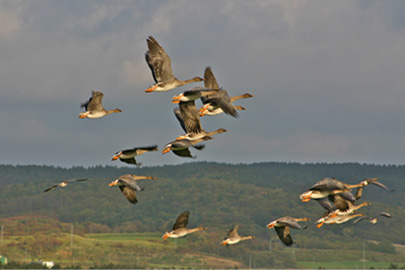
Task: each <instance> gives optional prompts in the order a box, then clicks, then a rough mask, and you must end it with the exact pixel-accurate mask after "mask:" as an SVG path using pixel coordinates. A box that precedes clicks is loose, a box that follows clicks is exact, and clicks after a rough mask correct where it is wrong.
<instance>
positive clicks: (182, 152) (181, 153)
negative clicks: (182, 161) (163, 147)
mask: <svg viewBox="0 0 405 270" xmlns="http://www.w3.org/2000/svg"><path fill="white" fill-rule="evenodd" d="M172 152H173V153H174V154H175V155H177V156H179V157H190V158H195V157H194V156H192V155H191V152H190V150H189V149H188V148H184V149H180V150H177V149H172Z"/></svg>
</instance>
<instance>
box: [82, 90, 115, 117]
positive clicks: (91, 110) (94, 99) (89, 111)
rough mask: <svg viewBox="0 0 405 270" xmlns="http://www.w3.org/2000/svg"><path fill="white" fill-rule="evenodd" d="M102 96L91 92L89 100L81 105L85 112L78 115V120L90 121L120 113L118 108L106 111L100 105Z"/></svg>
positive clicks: (97, 92)
mask: <svg viewBox="0 0 405 270" xmlns="http://www.w3.org/2000/svg"><path fill="white" fill-rule="evenodd" d="M103 96H104V94H103V93H101V92H99V91H92V96H91V98H90V99H89V100H88V101H87V102H85V103H83V104H82V105H81V107H82V108H84V109H85V111H84V112H81V113H80V114H79V118H86V117H87V118H90V119H94V118H100V117H103V116H106V115H109V114H110V113H118V112H122V110H121V109H118V108H117V109H114V110H109V111H106V110H105V109H104V107H103V105H102V104H101V101H102V99H103Z"/></svg>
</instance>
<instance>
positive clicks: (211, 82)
mask: <svg viewBox="0 0 405 270" xmlns="http://www.w3.org/2000/svg"><path fill="white" fill-rule="evenodd" d="M204 87H205V88H211V89H219V85H218V83H217V80H216V79H215V76H214V73H212V70H211V67H206V68H205V71H204Z"/></svg>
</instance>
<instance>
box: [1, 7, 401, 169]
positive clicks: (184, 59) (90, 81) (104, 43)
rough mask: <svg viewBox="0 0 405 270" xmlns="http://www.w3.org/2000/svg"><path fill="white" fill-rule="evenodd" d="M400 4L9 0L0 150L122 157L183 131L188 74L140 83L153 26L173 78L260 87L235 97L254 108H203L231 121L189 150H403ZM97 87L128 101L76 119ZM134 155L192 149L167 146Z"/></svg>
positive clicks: (382, 154) (52, 157) (336, 156)
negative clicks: (166, 82) (157, 84)
mask: <svg viewBox="0 0 405 270" xmlns="http://www.w3.org/2000/svg"><path fill="white" fill-rule="evenodd" d="M402 5H403V4H402V2H400V1H385V2H384V4H383V3H382V2H380V1H350V2H348V1H343V2H342V1H336V2H328V3H327V4H326V3H325V2H323V1H315V0H313V1H312V0H311V1H310V0H308V1H281V0H280V1H249V2H245V1H221V2H217V1H193V3H190V2H188V1H152V2H151V1H136V2H130V1H114V2H111V1H85V2H83V1H62V2H59V1H57V2H55V1H39V2H26V1H2V2H1V3H0V23H1V25H2V29H1V30H0V40H1V41H2V42H0V56H1V59H2V65H1V66H0V81H1V83H0V93H1V97H2V98H1V101H0V112H1V114H0V125H1V126H2V131H1V133H0V148H1V149H2V154H1V155H0V163H12V164H20V163H22V164H31V163H35V164H43V163H45V164H50V165H59V166H71V165H85V166H90V165H97V164H118V163H113V162H111V161H110V160H109V159H110V158H111V155H112V154H113V153H114V152H115V151H118V150H120V149H123V148H127V147H134V146H140V145H151V144H158V145H159V147H160V148H162V147H163V146H164V144H165V143H167V142H169V141H171V140H173V139H174V138H175V137H176V136H177V135H179V134H180V133H181V132H182V131H181V129H180V127H179V126H178V123H177V121H176V119H175V118H174V116H173V114H172V110H173V108H174V105H173V104H171V103H170V100H171V97H172V96H173V95H175V94H177V93H179V92H181V91H183V90H186V89H187V87H182V88H179V89H176V90H173V91H170V92H167V93H150V94H146V93H144V90H145V89H146V88H147V87H149V86H150V85H151V84H152V83H153V80H152V76H151V73H150V70H149V69H148V67H147V65H146V62H145V59H144V54H145V52H146V50H147V47H146V41H145V39H146V37H147V36H148V35H153V36H154V37H155V38H156V39H157V40H158V41H159V42H160V43H161V45H162V46H163V47H164V48H165V50H166V52H167V53H168V54H169V55H170V56H171V58H172V66H173V71H174V73H175V75H176V76H177V77H178V78H180V79H186V78H190V77H193V76H196V75H199V76H202V75H203V71H204V68H205V67H206V66H211V67H212V70H213V72H214V74H215V76H216V78H217V80H218V83H219V84H220V85H221V86H222V87H224V88H225V89H227V90H228V91H229V92H230V93H231V94H232V95H237V94H243V93H245V92H249V93H252V94H255V97H254V98H253V99H249V100H241V101H238V104H240V105H243V106H244V107H246V108H247V111H244V112H241V113H240V118H239V119H233V118H231V117H229V116H225V115H221V116H217V117H205V118H203V119H202V123H203V126H204V128H205V129H206V130H214V129H217V128H219V127H224V128H227V129H228V130H229V131H228V132H227V133H225V134H221V135H218V136H217V137H216V138H215V140H212V141H210V142H207V143H206V145H207V147H206V149H204V151H201V152H198V151H197V152H196V151H194V152H195V153H194V154H195V155H197V156H198V158H197V160H214V161H220V162H255V161H266V160H272V161H277V160H280V161H300V162H343V161H358V162H366V163H403V162H404V161H405V159H404V157H405V155H404V152H405V145H404V144H403V143H401V142H402V141H403V139H404V138H403V134H405V133H404V131H405V130H404V127H405V123H404V122H405V121H404V120H403V119H405V118H404V111H403V102H404V100H405V91H403V85H405V78H404V76H403V75H402V73H403V67H404V64H405V57H404V56H403V47H404V43H405V35H404V33H403V32H404V26H405V24H404V20H403V16H402V14H400V12H399V10H402V9H401V6H402ZM195 85H199V84H195ZM193 86H194V85H193ZM190 87H191V86H190ZM91 90H99V91H102V92H104V94H105V97H104V101H103V103H104V106H105V107H106V108H108V109H110V108H116V107H119V108H121V109H123V112H122V113H120V114H117V115H110V116H108V117H106V118H103V119H96V120H88V119H84V120H82V119H80V120H79V119H77V115H78V114H79V112H80V103H82V102H84V101H86V100H87V99H88V98H89V97H90V94H91ZM198 104H199V103H198ZM21 153H23V154H21ZM140 159H141V160H142V161H143V163H144V164H145V165H159V164H173V163H181V162H184V161H186V160H185V159H180V158H178V157H176V156H174V155H172V153H169V154H166V155H161V154H160V153H148V154H145V155H144V156H142V157H141V158H140ZM187 161H189V160H187Z"/></svg>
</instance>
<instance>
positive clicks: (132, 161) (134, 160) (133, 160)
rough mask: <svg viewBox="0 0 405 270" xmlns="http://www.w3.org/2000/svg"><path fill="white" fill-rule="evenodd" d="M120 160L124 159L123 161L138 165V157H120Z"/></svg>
mask: <svg viewBox="0 0 405 270" xmlns="http://www.w3.org/2000/svg"><path fill="white" fill-rule="evenodd" d="M120 160H121V161H122V162H125V163H128V164H135V165H138V163H136V159H135V158H134V157H133V158H121V157H120Z"/></svg>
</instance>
